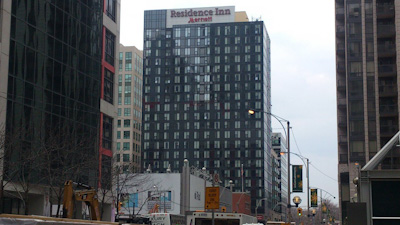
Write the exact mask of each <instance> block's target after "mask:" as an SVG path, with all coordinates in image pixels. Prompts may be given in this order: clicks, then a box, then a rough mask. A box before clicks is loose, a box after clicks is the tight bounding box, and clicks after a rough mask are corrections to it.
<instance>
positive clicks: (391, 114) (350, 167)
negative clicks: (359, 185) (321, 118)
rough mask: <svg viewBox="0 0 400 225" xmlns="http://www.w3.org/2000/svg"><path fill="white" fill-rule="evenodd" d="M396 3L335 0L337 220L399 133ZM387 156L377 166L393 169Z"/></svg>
mask: <svg viewBox="0 0 400 225" xmlns="http://www.w3.org/2000/svg"><path fill="white" fill-rule="evenodd" d="M399 7H400V2H399V1H397V0H380V1H374V0H335V8H336V78H337V116H338V159H339V166H338V179H339V191H340V198H339V199H340V207H341V213H342V215H341V217H342V218H341V219H342V221H344V220H345V217H346V216H347V215H346V210H347V203H349V202H351V201H352V199H354V195H355V193H356V187H355V185H354V184H353V179H354V178H355V177H357V176H358V169H357V168H358V167H357V164H358V165H359V166H360V167H362V166H364V165H365V164H366V163H367V162H368V161H369V160H370V159H371V158H372V157H373V156H374V155H375V154H376V153H377V151H379V149H381V148H382V147H383V146H384V145H385V144H386V143H387V142H388V140H390V138H391V137H392V136H393V135H394V134H396V133H397V132H398V131H399V107H400V104H399V101H400V99H399V94H400V92H399V81H400V77H399V72H400V63H399V59H400V57H399V56H400V51H399V48H397V46H400V40H399V39H398V38H397V37H398V36H399V35H400V29H399V25H400V19H399V15H400V14H399V9H400V8H399ZM399 167H400V158H399V155H398V154H397V155H396V154H392V155H391V156H390V157H388V158H386V159H385V160H384V162H383V163H382V164H381V166H380V168H382V169H385V168H387V169H390V168H392V169H395V168H396V169H398V168H399Z"/></svg>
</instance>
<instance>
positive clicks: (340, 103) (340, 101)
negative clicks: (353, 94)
mask: <svg viewBox="0 0 400 225" xmlns="http://www.w3.org/2000/svg"><path fill="white" fill-rule="evenodd" d="M337 105H338V107H339V108H342V107H344V108H346V105H347V104H346V99H345V98H341V99H338V100H337Z"/></svg>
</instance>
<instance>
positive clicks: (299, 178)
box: [292, 165, 303, 192]
mask: <svg viewBox="0 0 400 225" xmlns="http://www.w3.org/2000/svg"><path fill="white" fill-rule="evenodd" d="M292 170H293V171H292V174H293V176H292V180H293V187H292V191H293V192H303V166H302V165H293V166H292Z"/></svg>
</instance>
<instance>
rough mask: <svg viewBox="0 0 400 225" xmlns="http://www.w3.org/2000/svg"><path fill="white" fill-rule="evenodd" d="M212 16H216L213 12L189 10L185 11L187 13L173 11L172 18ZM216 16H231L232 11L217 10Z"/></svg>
mask: <svg viewBox="0 0 400 225" xmlns="http://www.w3.org/2000/svg"><path fill="white" fill-rule="evenodd" d="M212 15H214V11H213V10H193V9H189V10H187V9H185V11H175V10H171V18H172V17H193V16H212ZM215 15H217V16H223V15H231V10H230V9H219V8H215Z"/></svg>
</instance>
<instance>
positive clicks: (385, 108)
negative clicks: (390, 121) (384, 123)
mask: <svg viewBox="0 0 400 225" xmlns="http://www.w3.org/2000/svg"><path fill="white" fill-rule="evenodd" d="M397 112H398V109H397V105H380V106H379V114H380V116H381V117H387V116H388V117H392V116H397ZM381 129H382V128H381ZM381 132H382V130H381Z"/></svg>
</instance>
